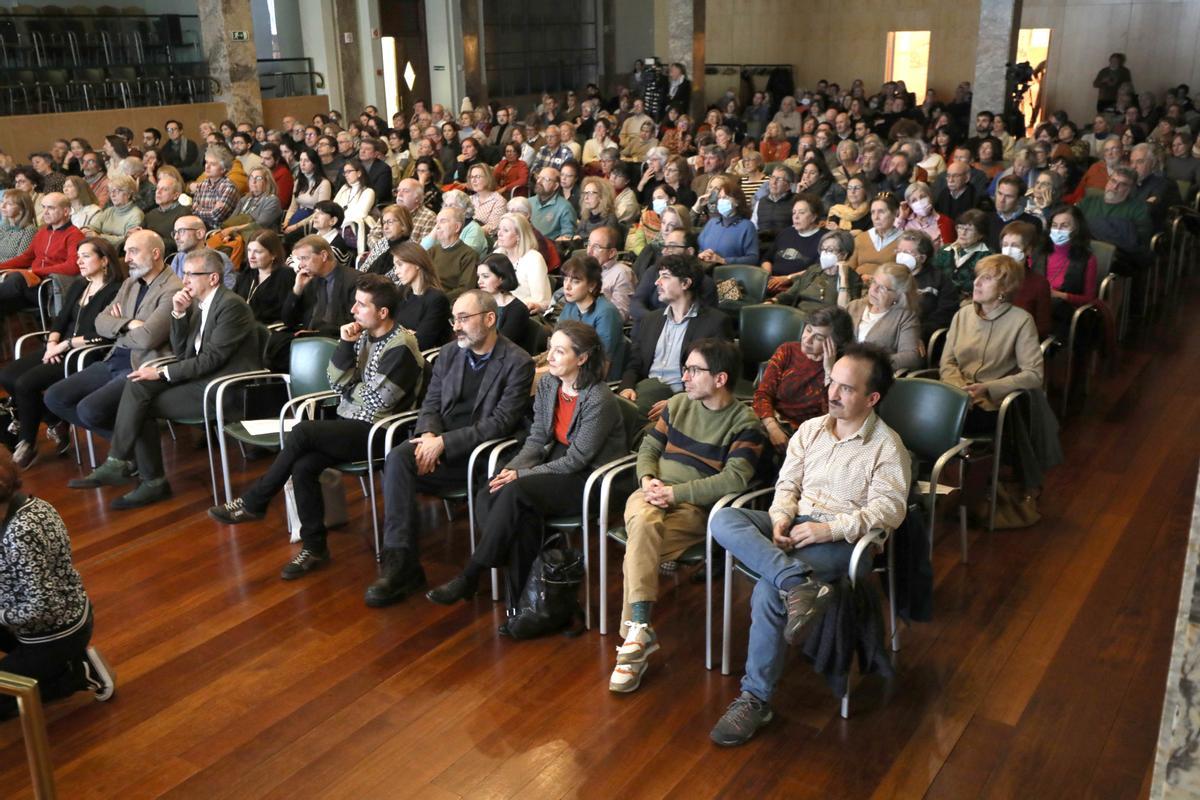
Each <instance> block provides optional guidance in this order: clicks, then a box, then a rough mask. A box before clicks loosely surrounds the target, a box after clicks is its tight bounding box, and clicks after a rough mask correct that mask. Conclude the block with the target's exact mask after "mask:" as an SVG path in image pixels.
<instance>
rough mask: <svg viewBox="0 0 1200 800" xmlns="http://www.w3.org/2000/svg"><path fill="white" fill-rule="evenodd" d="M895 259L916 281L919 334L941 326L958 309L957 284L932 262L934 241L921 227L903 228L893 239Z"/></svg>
mask: <svg viewBox="0 0 1200 800" xmlns="http://www.w3.org/2000/svg"><path fill="white" fill-rule="evenodd" d="M896 263H897V264H899V265H900V266H902V267H904V268H906V269H907V270H908V271H909V272H910V273H912V276H913V278H914V279H915V280H916V283H917V312H918V314H919V315H920V317H921V338H922V340H923V341H929V337H930V336H931V335H932V334H933V332H934V331H936V330H937V329H938V328H944V327H946V326H947V325H949V324H950V320H951V319H953V318H954V312H956V311H958V306H959V299H958V288H957V287H956V286H955V285H954V281H952V280H951V279H950V276H949V275H948V274H947V273H945V272H943V271H942V270H940V269H937V268H935V267H934V266H933V242H931V241H929V237H928V236H926V235H925V234H924V233H922V232H921V231H905V232H904V233H902V234H900V239H899V240H898V241H897V242H896Z"/></svg>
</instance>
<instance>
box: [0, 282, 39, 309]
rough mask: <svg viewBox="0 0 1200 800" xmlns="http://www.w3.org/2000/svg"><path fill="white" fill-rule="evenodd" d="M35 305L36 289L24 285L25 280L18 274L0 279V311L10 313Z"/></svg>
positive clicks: (36, 301) (36, 302) (36, 298)
mask: <svg viewBox="0 0 1200 800" xmlns="http://www.w3.org/2000/svg"><path fill="white" fill-rule="evenodd" d="M47 280H49V279H48V278H47ZM37 304H38V287H36V286H28V285H26V283H25V278H24V277H23V276H22V275H21V274H20V273H19V272H10V273H8V274H7V275H4V276H3V277H0V311H2V312H4V313H10V312H13V311H19V310H21V309H22V308H28V307H29V306H36V305H37Z"/></svg>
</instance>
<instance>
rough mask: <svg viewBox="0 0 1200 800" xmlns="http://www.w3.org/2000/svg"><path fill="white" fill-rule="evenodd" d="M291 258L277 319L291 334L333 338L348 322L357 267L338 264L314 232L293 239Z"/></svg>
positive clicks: (356, 277)
mask: <svg viewBox="0 0 1200 800" xmlns="http://www.w3.org/2000/svg"><path fill="white" fill-rule="evenodd" d="M291 260H292V262H293V266H294V268H295V270H296V279H295V281H294V282H293V283H292V291H291V293H289V294H288V296H287V299H286V300H284V303H283V311H282V312H281V314H280V321H282V322H283V323H284V325H286V326H287V328H288V330H289V331H290V332H291V333H292V334H293V335H311V336H327V337H329V338H330V339H336V338H337V335H338V331H340V330H341V328H342V326H343V325H345V324H346V323H347V322H350V307H351V306H352V305H354V287H355V285H356V283H357V281H358V270H355V269H352V268H351V267H347V266H346V265H344V264H341V263H339V262H338V259H337V256H336V255H335V253H334V250H333V248H332V247H330V246H329V242H327V241H326V240H325V239H324V238H322V237H320V236H316V235H312V236H305V237H304V238H303V239H301V240H300V241H299V242H297V243H296V246H295V247H294V248H293V249H292V256H291ZM284 361H286V359H284Z"/></svg>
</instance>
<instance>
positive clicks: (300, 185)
mask: <svg viewBox="0 0 1200 800" xmlns="http://www.w3.org/2000/svg"><path fill="white" fill-rule="evenodd" d="M297 164H298V165H299V167H298V169H297V171H296V188H295V191H294V192H293V193H292V203H291V205H290V206H288V210H287V213H285V214H284V217H283V218H284V220H286V223H285V225H284V227H283V233H285V234H288V236H285V238H284V240H283V241H284V244H285V245H287V244H289V243H290V244H294V243H295V242H298V241H300V239H301V238H303V237H304V236H306V235H307V233H308V225H307V224H306V223H307V222H308V218H309V216H311V215H312V212H313V209H315V208H316V206H317V203H320V202H323V201H326V200H330V199H332V198H333V184H332V183H330V182H329V180H328V179H327V178H326V177H325V175H324V174H322V172H321V160H320V158H318V157H317V154H316V153H315V152H313V151H312V150H308V149H304V150H301V151H300V155H299V157H298V160H297Z"/></svg>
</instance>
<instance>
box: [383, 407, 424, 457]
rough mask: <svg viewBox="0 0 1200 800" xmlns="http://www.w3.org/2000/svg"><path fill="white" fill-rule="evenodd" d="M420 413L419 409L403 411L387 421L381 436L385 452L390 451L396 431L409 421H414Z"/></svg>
mask: <svg viewBox="0 0 1200 800" xmlns="http://www.w3.org/2000/svg"><path fill="white" fill-rule="evenodd" d="M420 415H421V412H420V411H405V412H404V413H402V414H398V415H396V417H395V419H392V420H391V421H390V422H388V423H387V425H386V426H385V435H384V438H383V449H384V452H387V453H390V452H392V442H393V441H394V440H395V436H396V431H398V430H400V428H402V427H403V426H404V425H407V424H408V423H410V422H416V421H417V417H419V416H420ZM385 457H386V456H385Z"/></svg>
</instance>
